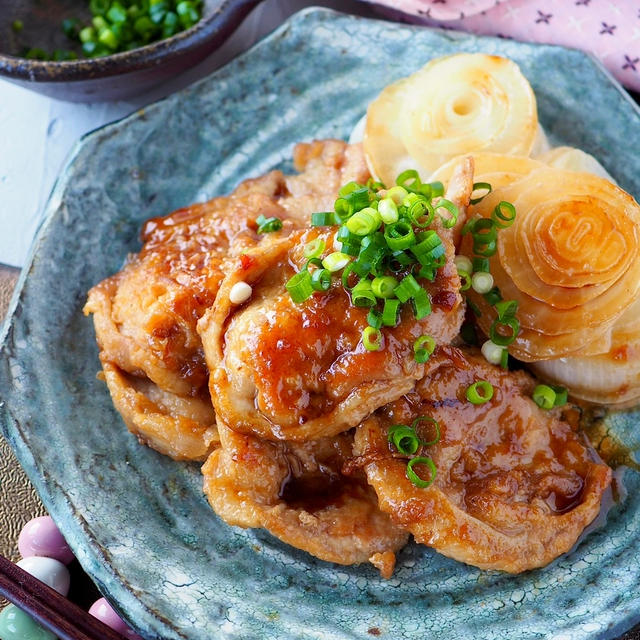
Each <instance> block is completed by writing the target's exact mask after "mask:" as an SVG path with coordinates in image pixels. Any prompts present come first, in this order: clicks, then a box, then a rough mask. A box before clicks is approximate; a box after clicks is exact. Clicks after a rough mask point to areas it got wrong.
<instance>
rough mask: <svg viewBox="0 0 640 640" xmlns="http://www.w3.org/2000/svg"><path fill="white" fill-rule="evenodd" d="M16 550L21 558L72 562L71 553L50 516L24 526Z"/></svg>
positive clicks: (30, 521) (64, 562) (31, 521)
mask: <svg viewBox="0 0 640 640" xmlns="http://www.w3.org/2000/svg"><path fill="white" fill-rule="evenodd" d="M18 549H19V551H20V555H22V557H23V558H29V557H30V556H44V557H46V558H55V559H56V560H59V561H60V562H62V563H63V564H69V563H70V562H71V561H72V560H73V551H71V549H70V548H69V545H68V544H67V543H66V541H65V539H64V538H63V537H62V534H61V533H60V529H58V527H57V526H56V523H55V522H54V521H53V520H52V519H51V517H50V516H40V517H39V518H33V520H29V522H27V524H25V525H24V527H23V529H22V531H21V532H20V537H19V538H18Z"/></svg>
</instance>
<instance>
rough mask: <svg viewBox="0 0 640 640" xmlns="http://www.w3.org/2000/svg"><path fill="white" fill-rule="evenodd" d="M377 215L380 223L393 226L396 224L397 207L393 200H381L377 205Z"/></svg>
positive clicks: (387, 198)
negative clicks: (380, 220) (380, 219)
mask: <svg viewBox="0 0 640 640" xmlns="http://www.w3.org/2000/svg"><path fill="white" fill-rule="evenodd" d="M378 213H379V214H380V217H381V218H382V222H384V223H385V224H393V223H394V222H398V217H399V216H398V205H397V204H396V203H395V202H394V201H393V198H389V197H388V196H387V197H386V198H383V199H382V200H380V202H379V203H378Z"/></svg>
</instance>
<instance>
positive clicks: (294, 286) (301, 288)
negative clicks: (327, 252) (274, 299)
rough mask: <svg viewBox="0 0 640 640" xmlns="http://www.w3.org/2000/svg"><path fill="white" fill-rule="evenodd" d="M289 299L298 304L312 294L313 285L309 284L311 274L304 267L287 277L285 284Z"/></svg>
mask: <svg viewBox="0 0 640 640" xmlns="http://www.w3.org/2000/svg"><path fill="white" fill-rule="evenodd" d="M285 287H286V289H287V291H288V292H289V295H290V296H291V299H292V300H293V301H294V302H295V303H296V304H299V303H300V302H304V301H305V300H306V299H307V298H309V296H311V294H313V285H312V284H311V274H310V273H309V272H308V271H307V270H306V269H305V270H303V271H300V272H299V273H296V274H295V275H294V276H293V277H292V278H290V279H289V281H288V282H287V284H286V285H285Z"/></svg>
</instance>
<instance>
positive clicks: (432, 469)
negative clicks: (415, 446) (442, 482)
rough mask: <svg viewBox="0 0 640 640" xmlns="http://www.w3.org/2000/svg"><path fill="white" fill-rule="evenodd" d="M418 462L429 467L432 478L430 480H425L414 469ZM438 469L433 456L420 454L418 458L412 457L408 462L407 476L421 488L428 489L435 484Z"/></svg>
mask: <svg viewBox="0 0 640 640" xmlns="http://www.w3.org/2000/svg"><path fill="white" fill-rule="evenodd" d="M417 464H424V465H426V466H427V467H429V472H430V478H429V480H423V479H422V478H421V477H420V476H419V475H418V474H417V473H416V472H415V471H414V469H413V467H414V466H415V465H417ZM437 473H438V470H437V469H436V465H435V464H434V463H433V460H432V459H431V458H427V457H425V456H420V457H417V458H412V459H411V460H409V462H407V478H408V479H409V480H410V481H411V482H412V483H413V484H414V485H415V486H416V487H418V488H419V489H426V488H427V487H430V486H431V485H432V484H433V481H434V480H435V479H436V474H437Z"/></svg>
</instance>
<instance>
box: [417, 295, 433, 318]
mask: <svg viewBox="0 0 640 640" xmlns="http://www.w3.org/2000/svg"><path fill="white" fill-rule="evenodd" d="M413 310H414V313H415V316H416V320H422V318H425V317H426V316H428V315H429V314H430V313H431V300H429V296H428V295H427V292H426V291H425V290H424V289H420V291H418V292H417V293H416V294H415V295H414V296H413Z"/></svg>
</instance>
